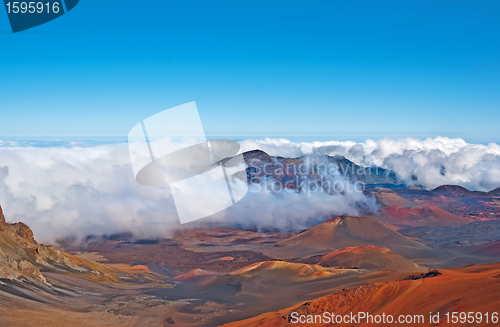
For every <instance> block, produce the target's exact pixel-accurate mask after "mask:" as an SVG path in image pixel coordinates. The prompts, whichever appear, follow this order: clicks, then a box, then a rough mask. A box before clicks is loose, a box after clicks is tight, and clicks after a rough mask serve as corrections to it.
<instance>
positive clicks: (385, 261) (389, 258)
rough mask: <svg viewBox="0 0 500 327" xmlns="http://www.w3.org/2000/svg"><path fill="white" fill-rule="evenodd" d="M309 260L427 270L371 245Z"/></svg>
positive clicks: (333, 264) (370, 267) (323, 263)
mask: <svg viewBox="0 0 500 327" xmlns="http://www.w3.org/2000/svg"><path fill="white" fill-rule="evenodd" d="M309 259H310V260H311V262H307V263H316V264H319V265H321V266H323V267H353V268H364V269H367V270H369V271H380V270H397V271H422V270H427V269H426V268H424V267H421V266H419V265H417V264H415V263H413V262H411V261H410V260H408V259H406V258H404V257H402V256H400V255H399V254H397V253H395V252H393V251H391V250H389V249H388V248H383V247H379V246H373V245H364V246H358V247H350V248H344V249H340V250H337V251H333V252H330V253H328V254H326V255H323V256H316V257H312V258H309Z"/></svg>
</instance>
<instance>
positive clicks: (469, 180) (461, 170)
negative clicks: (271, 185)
mask: <svg viewBox="0 0 500 327" xmlns="http://www.w3.org/2000/svg"><path fill="white" fill-rule="evenodd" d="M242 147H243V148H244V150H245V151H248V150H252V149H261V150H263V151H266V152H267V153H269V154H271V155H274V156H283V157H299V156H302V155H310V154H317V153H324V154H328V155H332V156H333V155H341V156H345V157H346V158H348V159H350V160H352V161H353V162H355V163H356V164H359V165H361V166H371V165H375V166H379V167H382V168H387V169H392V170H394V171H395V172H396V174H397V175H398V177H399V178H400V179H401V180H402V181H404V182H406V183H408V184H410V185H411V184H412V183H414V181H413V180H412V176H415V177H416V178H417V179H418V183H420V184H421V185H422V186H424V187H425V188H427V189H433V188H435V187H438V186H440V185H443V184H456V185H461V186H464V187H466V188H468V189H470V190H478V191H490V190H492V189H494V188H498V187H500V173H499V172H500V146H499V145H498V144H496V143H490V144H489V145H482V144H469V143H467V142H465V141H464V140H462V139H459V138H457V139H451V138H447V137H436V138H428V139H425V140H419V139H413V138H407V139H402V140H391V139H387V138H386V139H381V140H379V141H373V140H367V141H365V142H362V143H355V142H351V141H347V142H337V141H331V142H310V143H308V142H302V143H294V142H291V141H289V140H283V139H264V140H244V141H243V142H242Z"/></svg>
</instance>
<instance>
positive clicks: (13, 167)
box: [0, 138, 500, 243]
mask: <svg viewBox="0 0 500 327" xmlns="http://www.w3.org/2000/svg"><path fill="white" fill-rule="evenodd" d="M242 146H243V148H244V150H245V151H246V150H251V149H262V150H264V151H266V152H268V153H269V154H271V155H279V156H284V157H299V156H303V155H315V156H316V155H317V154H329V155H342V156H345V157H347V158H348V159H350V160H352V161H354V162H355V163H357V164H359V165H362V166H371V165H377V166H381V167H384V168H388V169H392V170H394V171H395V172H396V173H397V174H398V177H399V178H400V179H401V180H402V181H405V182H407V183H409V184H411V183H415V181H414V178H413V176H414V177H416V178H417V182H418V183H419V184H421V185H423V186H424V187H426V188H428V189H432V188H434V187H437V186H439V185H442V184H458V185H462V186H464V187H467V188H469V189H471V190H482V191H485V190H491V189H494V188H497V187H500V146H498V145H497V144H490V145H479V144H468V143H466V142H464V141H463V140H461V139H448V138H435V139H427V140H424V141H422V140H417V139H404V140H398V141H396V140H390V139H383V140H380V141H377V142H375V141H371V140H368V141H366V142H364V143H355V142H314V143H294V142H291V141H288V140H282V139H264V140H244V141H243V142H242ZM332 178H335V179H336V181H337V182H340V183H344V184H345V185H347V184H348V183H347V181H345V180H343V179H342V178H343V177H342V176H336V177H332ZM200 187H202V186H200ZM0 205H1V206H2V207H3V209H4V213H5V216H6V218H7V220H8V221H10V222H16V221H22V222H25V223H26V224H28V225H29V226H30V227H31V228H32V229H33V231H34V233H35V237H36V239H37V240H38V241H39V242H47V243H52V242H54V241H55V240H57V239H59V238H64V237H70V236H76V237H80V238H82V237H85V236H87V235H89V234H94V235H102V234H113V233H121V232H130V231H132V232H133V233H134V234H135V235H136V236H137V237H138V238H142V237H164V236H169V235H171V234H172V233H174V232H175V231H177V230H179V229H181V228H185V227H186V225H180V223H179V220H178V217H177V211H176V208H175V205H174V202H173V200H172V197H171V194H170V190H169V188H168V187H149V186H142V185H140V184H138V183H136V181H135V179H134V174H133V171H132V167H131V165H130V157H129V153H128V146H127V145H126V144H113V145H96V146H88V147H50V146H49V147H44V148H40V147H29V146H28V147H18V146H4V147H0ZM375 206H376V205H375V201H374V199H373V198H369V197H367V196H365V195H364V194H362V193H360V192H345V193H341V194H335V195H328V194H326V193H323V192H316V193H314V194H311V195H308V194H307V193H302V194H297V193H294V192H280V193H279V194H273V192H267V191H264V188H263V189H261V191H260V192H252V191H251V192H249V193H248V194H247V195H246V196H245V198H244V199H243V200H242V201H240V202H238V203H237V204H236V205H235V206H233V207H231V208H229V209H228V210H226V211H224V212H221V213H219V214H217V215H215V216H213V217H211V218H208V219H203V220H200V221H198V222H196V223H195V225H205V224H207V223H212V222H214V221H215V222H219V223H221V222H222V223H224V224H228V225H235V224H237V225H240V226H246V227H257V228H277V229H281V230H288V231H297V230H301V229H304V228H307V227H309V226H310V225H311V223H312V222H318V221H320V220H322V219H326V218H327V217H328V216H332V215H338V214H353V215H356V214H358V213H359V208H360V207H361V208H370V209H372V210H373V209H374V208H375Z"/></svg>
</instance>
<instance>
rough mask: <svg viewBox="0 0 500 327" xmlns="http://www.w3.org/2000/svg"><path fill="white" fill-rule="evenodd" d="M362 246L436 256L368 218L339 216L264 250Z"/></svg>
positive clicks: (287, 253) (285, 252)
mask: <svg viewBox="0 0 500 327" xmlns="http://www.w3.org/2000/svg"><path fill="white" fill-rule="evenodd" d="M362 245H376V246H380V247H387V248H389V249H391V250H393V251H394V252H396V253H398V254H400V255H402V256H404V257H406V258H410V259H417V258H424V257H433V256H437V255H438V254H437V253H434V252H435V251H434V250H431V249H429V248H428V247H426V246H425V245H423V244H421V243H418V242H416V241H413V240H410V239H408V238H406V237H404V236H403V235H401V234H399V233H397V232H395V231H393V230H392V229H390V228H388V227H387V226H385V225H384V224H382V223H380V222H379V221H377V220H376V219H374V218H371V217H349V216H341V217H337V218H333V219H330V220H328V221H326V222H324V223H322V224H320V225H318V226H315V227H313V228H311V229H308V230H307V231H305V232H302V233H300V234H298V235H295V236H293V237H290V238H288V239H286V240H284V241H281V242H279V243H278V246H277V247H275V248H274V249H272V250H267V251H265V252H264V253H266V254H267V255H270V256H272V257H274V258H280V259H281V258H287V257H288V258H299V257H306V256H311V255H319V254H324V253H325V252H331V251H332V250H338V249H342V248H346V247H356V246H362Z"/></svg>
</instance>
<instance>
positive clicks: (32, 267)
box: [0, 207, 88, 286]
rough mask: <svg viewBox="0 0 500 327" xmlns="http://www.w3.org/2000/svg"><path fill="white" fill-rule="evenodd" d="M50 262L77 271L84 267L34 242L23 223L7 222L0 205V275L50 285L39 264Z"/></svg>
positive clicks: (47, 264) (47, 265) (58, 252)
mask: <svg viewBox="0 0 500 327" xmlns="http://www.w3.org/2000/svg"><path fill="white" fill-rule="evenodd" d="M53 265H61V266H64V267H67V268H69V269H72V270H76V271H80V272H81V271H87V270H88V269H86V268H84V267H81V266H79V265H78V264H77V263H76V262H74V261H73V260H72V259H71V258H70V257H69V256H66V255H63V254H62V253H61V252H60V251H59V250H57V249H55V248H53V247H52V246H45V245H42V244H38V243H37V242H36V241H35V239H34V237H33V231H32V230H31V229H30V228H29V227H28V226H27V225H26V224H24V223H21V222H18V223H12V224H11V223H7V222H6V221H5V216H4V214H3V211H2V209H1V207H0V278H7V279H17V280H28V281H30V282H33V283H41V284H44V285H47V286H48V285H50V284H49V283H48V282H47V280H46V278H45V277H44V276H43V274H42V273H41V272H40V269H39V267H40V266H45V267H52V266H53ZM37 266H38V267H37Z"/></svg>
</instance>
